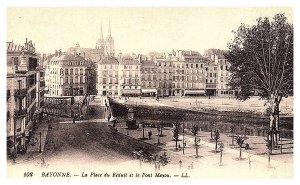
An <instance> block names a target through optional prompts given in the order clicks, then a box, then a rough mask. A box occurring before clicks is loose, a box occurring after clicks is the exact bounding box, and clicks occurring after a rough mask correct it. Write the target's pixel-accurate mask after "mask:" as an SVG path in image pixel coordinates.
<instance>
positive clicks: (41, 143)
mask: <svg viewBox="0 0 300 185" xmlns="http://www.w3.org/2000/svg"><path fill="white" fill-rule="evenodd" d="M39 152H40V153H42V132H40V151H39Z"/></svg>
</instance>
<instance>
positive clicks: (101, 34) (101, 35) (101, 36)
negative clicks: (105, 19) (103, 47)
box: [100, 21, 103, 40]
mask: <svg viewBox="0 0 300 185" xmlns="http://www.w3.org/2000/svg"><path fill="white" fill-rule="evenodd" d="M100 40H103V32H102V21H101V24H100Z"/></svg>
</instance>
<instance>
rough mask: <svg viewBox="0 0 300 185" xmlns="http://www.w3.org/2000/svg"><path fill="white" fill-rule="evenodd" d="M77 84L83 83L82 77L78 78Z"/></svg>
mask: <svg viewBox="0 0 300 185" xmlns="http://www.w3.org/2000/svg"><path fill="white" fill-rule="evenodd" d="M79 83H81V84H82V83H83V82H82V76H81V77H80V80H79Z"/></svg>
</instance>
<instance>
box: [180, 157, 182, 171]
mask: <svg viewBox="0 0 300 185" xmlns="http://www.w3.org/2000/svg"><path fill="white" fill-rule="evenodd" d="M181 167H182V161H181V160H180V161H179V169H180V171H181Z"/></svg>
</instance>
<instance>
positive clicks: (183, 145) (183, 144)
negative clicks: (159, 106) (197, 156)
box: [182, 123, 185, 154]
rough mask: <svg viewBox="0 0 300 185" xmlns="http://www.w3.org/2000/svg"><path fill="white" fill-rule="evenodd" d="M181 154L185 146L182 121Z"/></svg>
mask: <svg viewBox="0 0 300 185" xmlns="http://www.w3.org/2000/svg"><path fill="white" fill-rule="evenodd" d="M182 127H183V128H182V154H184V147H185V143H184V135H185V133H184V123H182Z"/></svg>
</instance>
